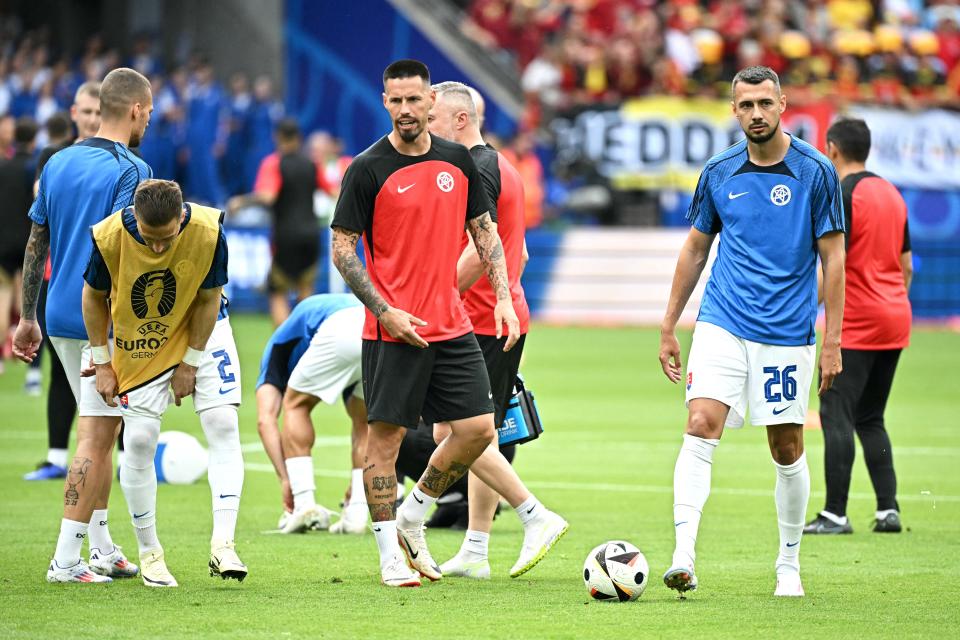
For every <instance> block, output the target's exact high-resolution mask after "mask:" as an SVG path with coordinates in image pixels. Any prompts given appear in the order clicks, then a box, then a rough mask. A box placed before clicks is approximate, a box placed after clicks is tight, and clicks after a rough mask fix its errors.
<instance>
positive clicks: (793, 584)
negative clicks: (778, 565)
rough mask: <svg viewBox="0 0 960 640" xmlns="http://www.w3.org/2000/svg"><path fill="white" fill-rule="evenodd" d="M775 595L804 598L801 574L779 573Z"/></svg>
mask: <svg viewBox="0 0 960 640" xmlns="http://www.w3.org/2000/svg"><path fill="white" fill-rule="evenodd" d="M773 595H775V596H784V597H787V598H802V597H803V596H804V593H803V583H801V582H800V574H799V573H794V572H789V573H781V574H777V588H776V590H775V591H774V592H773Z"/></svg>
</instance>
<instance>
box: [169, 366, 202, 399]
mask: <svg viewBox="0 0 960 640" xmlns="http://www.w3.org/2000/svg"><path fill="white" fill-rule="evenodd" d="M196 386H197V367H194V366H191V365H189V364H187V363H186V362H181V363H180V365H179V366H178V367H177V370H176V371H174V372H173V378H171V379H170V387H171V388H172V389H173V401H174V402H175V403H176V405H177V406H178V407H179V406H180V401H181V400H183V399H184V398H186V397H187V396H189V395H191V394H193V390H194V389H195V388H196Z"/></svg>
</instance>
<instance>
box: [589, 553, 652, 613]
mask: <svg viewBox="0 0 960 640" xmlns="http://www.w3.org/2000/svg"><path fill="white" fill-rule="evenodd" d="M649 573H650V566H649V565H648V564H647V559H646V558H645V557H644V556H643V553H641V552H640V549H637V548H636V547H635V546H633V545H632V544H630V543H629V542H624V541H622V540H612V541H610V542H604V543H603V544H601V545H600V546H598V547H596V548H595V549H594V550H593V551H591V552H590V554H589V555H587V560H586V562H584V563H583V582H584V584H585V585H586V586H587V592H588V593H589V594H590V597H592V598H594V599H596V600H618V601H620V602H632V601H633V600H636V599H637V598H639V597H640V594H642V593H643V590H644V589H646V587H647V576H648V574H649Z"/></svg>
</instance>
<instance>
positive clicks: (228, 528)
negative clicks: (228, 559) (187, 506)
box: [199, 405, 243, 541]
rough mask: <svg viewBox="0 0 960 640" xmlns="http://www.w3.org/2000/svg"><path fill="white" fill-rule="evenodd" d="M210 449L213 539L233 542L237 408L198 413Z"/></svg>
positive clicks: (239, 473)
mask: <svg viewBox="0 0 960 640" xmlns="http://www.w3.org/2000/svg"><path fill="white" fill-rule="evenodd" d="M199 415H200V424H201V426H202V427H203V433H204V434H205V435H206V437H207V445H208V447H209V449H210V466H209V469H208V470H207V481H208V482H209V483H210V492H211V494H212V496H213V534H212V536H211V539H212V540H227V541H229V540H233V538H234V535H235V534H236V528H237V514H238V512H239V510H240V495H241V493H242V492H243V453H242V451H241V449H240V422H239V418H238V417H237V407H236V406H234V405H226V406H220V407H213V408H211V409H205V410H203V411H201V412H200V414H199Z"/></svg>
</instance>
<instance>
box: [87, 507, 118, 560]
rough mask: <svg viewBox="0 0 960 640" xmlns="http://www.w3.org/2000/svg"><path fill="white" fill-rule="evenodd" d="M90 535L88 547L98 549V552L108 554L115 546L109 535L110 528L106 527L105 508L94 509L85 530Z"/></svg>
mask: <svg viewBox="0 0 960 640" xmlns="http://www.w3.org/2000/svg"><path fill="white" fill-rule="evenodd" d="M87 531H88V534H89V536H90V548H91V549H99V550H100V553H103V554H109V553H112V552H113V550H114V549H115V548H116V545H114V544H113V539H112V538H111V537H110V529H109V528H108V527H107V510H106V509H94V510H93V515H92V516H91V517H90V528H89V529H88V530H87Z"/></svg>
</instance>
